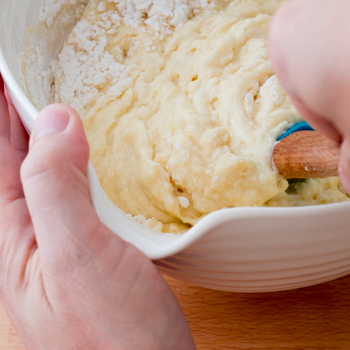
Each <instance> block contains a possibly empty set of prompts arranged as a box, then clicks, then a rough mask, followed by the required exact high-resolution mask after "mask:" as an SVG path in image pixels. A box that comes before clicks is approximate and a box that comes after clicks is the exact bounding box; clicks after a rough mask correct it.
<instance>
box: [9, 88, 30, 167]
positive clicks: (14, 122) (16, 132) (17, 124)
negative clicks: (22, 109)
mask: <svg viewBox="0 0 350 350" xmlns="http://www.w3.org/2000/svg"><path fill="white" fill-rule="evenodd" d="M5 97H6V100H7V103H8V110H9V114H10V122H11V136H10V140H11V144H12V146H13V148H14V149H15V150H16V151H17V153H18V155H19V157H20V158H21V160H22V161H23V160H24V158H25V157H26V156H27V154H28V147H29V135H28V132H27V130H26V129H25V127H24V125H23V124H22V122H21V120H20V118H19V115H18V113H17V110H16V108H15V106H14V105H13V102H12V99H11V96H10V95H9V93H8V91H7V89H6V88H5Z"/></svg>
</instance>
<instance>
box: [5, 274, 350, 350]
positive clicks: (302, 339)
mask: <svg viewBox="0 0 350 350" xmlns="http://www.w3.org/2000/svg"><path fill="white" fill-rule="evenodd" d="M165 279H166V280H167V281H168V283H169V285H170V287H171V288H172V290H173V292H174V294H175V296H176V297H177V299H178V300H179V302H180V305H181V306H182V308H183V310H184V313H185V315H186V317H187V319H188V321H189V324H190V327H191V329H192V333H193V336H194V339H195V342H196V345H197V349H199V350H226V349H227V350H228V349H230V350H231V349H237V350H253V349H259V350H275V349H276V350H284V349H288V350H291V349H293V350H343V349H344V350H349V349H350V276H348V277H345V278H342V279H339V280H336V281H332V282H329V283H324V284H322V285H318V286H313V287H309V288H304V289H299V290H293V291H287V292H279V293H266V294H263V293H259V294H241V293H225V292H218V291H212V290H208V289H203V288H198V287H193V286H189V285H187V284H186V283H183V282H179V281H176V280H174V279H172V278H169V277H165ZM10 349H11V350H24V347H23V345H22V343H21V341H20V339H19V338H18V336H17V334H16V332H15V330H14V329H13V327H12V326H11V323H10V321H9V319H8V317H7V316H6V313H5V311H4V310H3V309H2V308H1V307H0V350H10ZM62 350H64V349H62ZM179 350H181V349H179Z"/></svg>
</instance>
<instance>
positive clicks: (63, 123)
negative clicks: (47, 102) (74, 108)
mask: <svg viewBox="0 0 350 350" xmlns="http://www.w3.org/2000/svg"><path fill="white" fill-rule="evenodd" d="M68 123H69V114H68V112H66V111H65V110H53V109H49V108H48V109H47V110H46V111H45V110H44V111H43V112H41V113H40V115H39V118H38V120H37V122H36V123H35V126H34V135H33V136H34V137H33V142H35V141H37V140H39V139H41V138H42V137H44V136H48V135H51V134H55V133H58V132H61V131H64V130H65V129H66V128H67V126H68Z"/></svg>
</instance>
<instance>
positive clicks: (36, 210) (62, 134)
mask: <svg viewBox="0 0 350 350" xmlns="http://www.w3.org/2000/svg"><path fill="white" fill-rule="evenodd" d="M30 144H31V147H30V151H29V154H28V156H27V158H26V159H25V161H24V163H23V165H22V168H21V178H22V182H23V189H24V193H25V197H26V200H27V205H28V209H29V212H30V215H31V218H32V223H33V226H34V231H35V235H36V240H37V243H38V247H39V252H40V257H41V259H43V262H44V263H45V262H46V263H49V264H50V265H51V266H55V267H56V266H60V267H62V268H63V267H64V266H65V265H66V264H67V265H68V264H70V265H72V263H74V265H75V266H77V265H80V264H82V265H83V264H85V262H84V259H87V258H86V255H90V258H91V255H93V256H94V255H95V256H96V254H98V250H99V249H103V248H102V247H103V246H105V244H106V241H109V240H110V238H111V235H112V233H111V232H110V231H109V230H108V229H106V228H105V227H104V225H102V224H101V222H100V220H99V218H98V216H97V214H96V213H95V211H94V208H93V206H92V204H91V200H90V194H89V188H88V182H87V178H86V170H87V164H88V158H89V148H88V143H87V140H86V137H85V133H84V129H83V125H82V122H81V120H80V118H79V116H78V115H77V114H76V112H75V111H74V110H72V109H71V108H69V107H67V106H64V105H59V104H55V105H51V106H49V107H46V108H45V109H44V110H43V111H42V112H41V113H40V115H39V116H38V120H37V122H36V124H35V127H34V132H33V134H32V137H31V141H30ZM96 232H98V233H99V235H96V234H95V233H96ZM97 236H98V237H97ZM119 241H120V244H121V245H122V242H121V240H118V242H117V243H118V244H119Z"/></svg>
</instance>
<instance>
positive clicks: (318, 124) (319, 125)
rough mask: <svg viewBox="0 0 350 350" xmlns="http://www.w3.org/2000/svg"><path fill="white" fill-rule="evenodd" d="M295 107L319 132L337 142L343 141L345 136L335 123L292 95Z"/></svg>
mask: <svg viewBox="0 0 350 350" xmlns="http://www.w3.org/2000/svg"><path fill="white" fill-rule="evenodd" d="M290 99H291V101H292V103H293V105H294V107H295V108H296V109H297V110H298V111H299V113H300V114H301V115H302V116H303V117H304V119H306V120H307V121H308V123H309V124H310V125H311V126H312V127H313V128H314V129H316V130H318V131H319V132H322V133H323V134H324V135H325V136H327V137H328V138H330V139H332V140H334V141H335V142H342V140H343V137H342V135H341V133H340V132H339V131H338V129H337V128H336V127H335V126H334V125H333V123H332V122H331V121H329V120H327V119H325V118H324V117H322V116H319V115H316V114H315V113H313V112H312V111H311V110H310V109H309V108H308V107H307V106H305V104H304V103H303V102H302V101H300V100H299V99H296V98H294V97H290Z"/></svg>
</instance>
